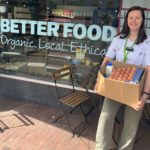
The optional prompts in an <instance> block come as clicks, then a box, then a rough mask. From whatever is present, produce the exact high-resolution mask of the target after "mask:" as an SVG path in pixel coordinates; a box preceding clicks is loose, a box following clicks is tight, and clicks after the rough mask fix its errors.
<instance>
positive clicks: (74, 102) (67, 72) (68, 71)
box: [52, 66, 98, 136]
mask: <svg viewBox="0 0 150 150" xmlns="http://www.w3.org/2000/svg"><path fill="white" fill-rule="evenodd" d="M52 74H53V78H54V82H55V87H56V92H57V96H58V101H59V102H60V106H61V108H62V110H63V115H61V116H59V117H58V118H56V119H55V120H54V122H57V121H58V120H59V119H61V118H62V117H65V118H66V121H67V124H68V127H69V128H70V130H71V131H72V134H73V136H74V135H75V134H76V135H78V136H80V134H81V133H82V132H83V131H84V130H85V128H86V126H82V125H83V124H87V123H88V119H87V115H88V114H89V111H88V113H85V111H84V109H83V106H82V105H83V103H85V102H87V101H90V102H91V103H92V105H93V107H95V108H96V110H97V111H98V108H97V106H96V104H95V102H94V101H93V100H92V99H91V95H90V94H89V92H88V89H87V88H85V89H86V90H83V91H82V90H80V91H79V90H76V89H75V86H74V77H75V75H74V71H73V68H72V66H67V67H64V68H61V69H57V70H55V71H54V72H52ZM66 76H68V79H69V80H70V85H71V88H72V90H70V91H69V93H67V94H66V95H63V96H61V94H60V93H61V92H60V91H61V89H60V88H59V87H58V81H59V80H60V79H61V78H64V77H66ZM94 79H96V78H94ZM89 81H91V80H89V79H88V80H86V81H85V82H84V84H82V87H85V85H87V82H89ZM91 83H92V81H91ZM65 106H69V107H71V108H72V109H71V111H69V112H68V111H67V110H66V107H65ZM78 107H79V108H80V110H81V113H82V115H83V118H84V120H83V121H82V122H81V123H79V125H77V126H76V127H75V128H72V125H71V123H70V120H69V114H70V113H72V112H73V111H74V110H75V109H76V108H78ZM81 126H82V130H80V132H77V129H79V128H80V127H81Z"/></svg>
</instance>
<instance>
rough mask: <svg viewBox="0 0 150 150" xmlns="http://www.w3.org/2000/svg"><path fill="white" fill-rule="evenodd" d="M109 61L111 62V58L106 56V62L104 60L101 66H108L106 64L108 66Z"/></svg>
mask: <svg viewBox="0 0 150 150" xmlns="http://www.w3.org/2000/svg"><path fill="white" fill-rule="evenodd" d="M109 60H111V58H109V57H107V56H105V58H104V60H103V62H102V64H101V66H104V65H106V64H107V62H108V61H109Z"/></svg>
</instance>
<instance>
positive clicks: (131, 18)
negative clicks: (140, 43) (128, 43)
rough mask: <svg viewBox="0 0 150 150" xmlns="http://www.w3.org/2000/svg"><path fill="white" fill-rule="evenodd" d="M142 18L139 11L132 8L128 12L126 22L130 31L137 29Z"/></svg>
mask: <svg viewBox="0 0 150 150" xmlns="http://www.w3.org/2000/svg"><path fill="white" fill-rule="evenodd" d="M142 21H143V18H142V14H141V11H139V10H133V11H131V12H130V13H129V14H128V18H127V22H128V26H129V29H130V31H139V29H140V27H141V24H142Z"/></svg>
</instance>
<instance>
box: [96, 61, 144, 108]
mask: <svg viewBox="0 0 150 150" xmlns="http://www.w3.org/2000/svg"><path fill="white" fill-rule="evenodd" d="M111 62H112V63H113V66H114V67H117V68H122V67H124V68H127V67H137V68H143V67H140V66H136V65H130V64H125V63H122V62H117V61H111ZM104 74H105V66H103V67H101V69H100V71H99V73H98V78H97V84H96V87H95V90H96V92H97V93H98V94H100V95H103V96H105V97H107V98H110V99H112V100H115V101H118V102H120V103H123V104H126V105H129V106H130V105H131V104H134V103H137V102H138V101H139V99H140V96H141V92H142V89H143V85H144V80H145V75H146V71H145V70H144V73H143V75H142V78H141V80H140V83H138V84H134V83H128V82H123V81H118V80H112V79H109V78H105V77H104Z"/></svg>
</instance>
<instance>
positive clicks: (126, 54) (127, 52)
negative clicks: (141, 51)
mask: <svg viewBox="0 0 150 150" xmlns="http://www.w3.org/2000/svg"><path fill="white" fill-rule="evenodd" d="M127 42H128V39H126V41H125V45H124V59H123V60H124V63H126V62H127V57H128V54H129V52H132V51H133V46H134V42H133V44H132V45H131V47H127Z"/></svg>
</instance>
